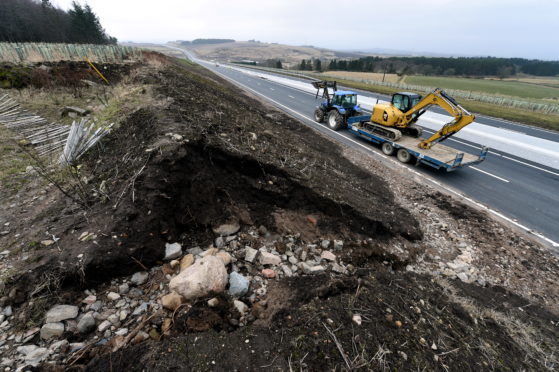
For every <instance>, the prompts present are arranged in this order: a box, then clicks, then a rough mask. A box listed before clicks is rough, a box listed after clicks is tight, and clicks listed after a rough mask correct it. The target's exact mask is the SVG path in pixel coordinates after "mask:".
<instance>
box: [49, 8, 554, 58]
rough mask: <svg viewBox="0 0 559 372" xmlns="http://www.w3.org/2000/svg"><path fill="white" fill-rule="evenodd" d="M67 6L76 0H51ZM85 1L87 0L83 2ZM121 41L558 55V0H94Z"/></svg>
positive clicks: (100, 15)
mask: <svg viewBox="0 0 559 372" xmlns="http://www.w3.org/2000/svg"><path fill="white" fill-rule="evenodd" d="M51 2H52V3H53V4H55V5H58V6H59V7H61V8H63V9H68V8H69V7H70V4H71V2H72V0H51ZM79 2H80V3H82V4H85V1H83V0H81V1H79ZM88 3H89V5H90V6H91V7H92V8H93V11H94V12H95V13H96V14H97V15H98V16H99V18H100V19H101V23H102V25H103V27H105V29H106V31H107V32H108V33H109V34H110V35H111V36H115V37H116V38H118V40H119V41H136V42H167V41H170V40H179V39H180V40H192V39H196V38H230V39H235V40H249V39H256V40H260V41H263V42H277V43H283V44H291V45H314V46H319V47H324V48H332V49H344V50H348V49H352V50H365V49H373V48H385V49H396V50H407V51H415V52H422V51H424V52H433V53H444V54H455V55H481V56H488V55H491V56H499V57H501V56H502V57H526V58H539V59H552V60H559V0H545V1H544V0H461V1H452V0H378V1H375V0H352V1H350V0H345V1H344V0H337V1H336V0H276V1H265V0H264V1H263V0H212V1H202V0H159V1H142V0H89V1H88Z"/></svg>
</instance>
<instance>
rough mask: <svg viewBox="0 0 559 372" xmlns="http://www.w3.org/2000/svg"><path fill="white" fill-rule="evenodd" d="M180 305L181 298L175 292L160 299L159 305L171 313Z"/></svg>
mask: <svg viewBox="0 0 559 372" xmlns="http://www.w3.org/2000/svg"><path fill="white" fill-rule="evenodd" d="M181 304H182V296H181V295H180V294H178V293H176V292H171V293H169V294H166V295H165V296H163V297H161V305H162V306H163V307H164V308H165V309H167V310H171V311H175V310H176V309H178V308H179V306H180V305H181Z"/></svg>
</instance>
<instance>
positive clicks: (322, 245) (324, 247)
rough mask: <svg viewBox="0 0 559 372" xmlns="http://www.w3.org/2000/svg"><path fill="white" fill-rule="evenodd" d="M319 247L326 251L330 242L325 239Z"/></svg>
mask: <svg viewBox="0 0 559 372" xmlns="http://www.w3.org/2000/svg"><path fill="white" fill-rule="evenodd" d="M320 246H321V247H322V249H328V247H329V246H330V240H327V239H325V240H323V241H322V242H321V243H320Z"/></svg>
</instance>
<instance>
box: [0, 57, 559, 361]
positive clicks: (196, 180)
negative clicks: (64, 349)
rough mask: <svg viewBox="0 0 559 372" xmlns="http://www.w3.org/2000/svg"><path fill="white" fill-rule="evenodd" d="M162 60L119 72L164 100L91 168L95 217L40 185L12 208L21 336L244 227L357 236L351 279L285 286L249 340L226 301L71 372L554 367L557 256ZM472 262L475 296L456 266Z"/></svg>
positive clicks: (12, 273) (90, 355)
mask: <svg viewBox="0 0 559 372" xmlns="http://www.w3.org/2000/svg"><path fill="white" fill-rule="evenodd" d="M149 59H150V63H149V64H147V65H142V66H140V65H136V66H130V67H126V68H122V67H119V68H116V69H115V71H118V73H119V74H130V76H132V77H133V78H132V80H133V83H134V84H142V85H143V86H145V87H146V92H147V93H146V99H145V102H149V104H147V103H143V104H142V103H138V105H137V107H138V108H137V110H135V111H134V112H133V113H131V114H130V115H128V116H127V118H126V119H125V120H124V121H122V122H121V123H120V125H119V126H118V128H117V129H116V130H114V131H113V133H111V135H110V136H109V137H107V139H106V141H104V143H103V146H102V148H99V149H95V150H94V151H91V152H90V153H89V154H88V156H87V157H86V158H85V159H83V164H82V167H81V172H83V173H82V175H83V176H84V177H85V178H86V180H87V189H88V191H89V193H88V195H89V196H88V197H87V200H85V201H84V204H86V205H87V206H88V207H87V208H83V207H79V206H78V205H76V204H75V203H72V202H71V201H70V200H68V199H67V198H64V197H63V195H62V194H61V193H59V192H57V191H56V190H55V188H54V187H53V186H52V185H45V184H44V183H41V180H40V178H38V177H37V178H36V179H34V181H33V182H31V183H29V184H28V185H27V188H26V189H23V190H21V191H20V193H19V194H17V195H15V196H14V195H12V196H10V199H9V203H7V204H8V207H7V208H5V209H4V208H3V210H2V211H0V222H1V223H2V224H4V226H9V233H8V234H4V235H2V236H0V244H3V246H5V247H6V249H7V250H9V251H10V252H9V254H8V255H7V257H5V258H4V259H3V260H1V261H0V264H1V265H2V266H1V268H2V276H3V280H2V287H0V290H2V296H3V297H2V298H1V303H0V306H6V305H8V304H10V305H12V306H13V307H14V313H15V314H17V315H16V316H15V317H14V318H15V319H14V320H15V321H14V323H15V324H14V325H13V327H14V328H17V329H21V330H24V329H26V327H28V326H29V325H37V324H40V323H41V319H42V317H43V315H44V311H45V310H46V309H48V308H49V307H50V306H51V305H53V304H56V303H61V302H62V303H76V304H78V303H80V301H81V300H82V299H83V293H82V292H81V291H82V290H83V289H85V288H98V290H99V292H101V291H106V290H108V288H109V287H110V286H111V285H113V286H114V283H112V284H109V283H110V281H111V279H114V278H119V277H122V276H125V275H130V274H132V273H134V272H136V271H138V270H140V269H142V268H146V267H147V268H149V267H152V266H154V265H158V264H160V263H161V260H162V258H163V255H164V250H165V249H164V246H165V243H166V242H179V243H181V244H182V245H183V246H184V247H194V246H202V247H204V246H206V247H207V246H211V245H212V244H213V243H214V239H215V234H214V233H213V232H212V227H216V226H218V225H220V224H222V223H225V222H237V223H239V224H240V226H241V231H244V232H246V231H248V229H249V228H252V227H254V226H260V225H263V226H266V228H267V230H269V231H270V233H272V234H276V235H279V236H281V235H289V236H295V237H296V238H297V239H298V241H300V242H301V244H304V243H314V242H316V241H320V239H324V238H327V239H343V241H344V242H345V243H344V250H343V252H341V253H340V256H342V258H343V261H344V262H345V263H346V264H348V267H351V268H352V269H351V270H350V273H349V274H334V273H331V272H328V273H327V274H322V275H315V276H304V275H303V276H297V277H294V278H282V279H280V280H276V281H274V282H273V285H271V287H270V289H269V290H268V294H267V298H266V300H265V305H263V306H262V308H261V309H260V308H258V306H256V305H255V306H253V307H252V310H251V311H252V313H253V315H254V318H256V321H255V322H254V323H251V324H249V325H247V326H245V327H239V326H238V322H235V321H236V320H237V319H239V317H240V314H238V312H237V311H236V310H235V308H234V306H233V304H232V299H231V298H229V297H228V296H227V295H219V296H218V298H219V300H220V301H219V303H220V305H219V306H217V307H212V308H210V307H209V306H208V305H207V302H206V301H207V298H203V299H200V301H198V302H195V303H192V304H190V305H191V306H189V307H185V308H184V309H182V310H180V311H177V312H176V313H174V314H172V319H173V323H172V327H171V329H170V330H168V332H167V333H166V334H165V335H164V336H163V338H162V339H160V340H159V341H146V342H143V343H140V344H138V345H135V346H129V347H125V348H123V349H121V350H119V351H117V352H116V353H110V348H111V347H113V346H114V345H113V344H110V343H109V344H107V345H106V346H99V347H95V348H91V349H84V351H87V352H83V353H82V354H80V357H79V358H74V359H73V366H72V368H74V369H80V370H82V369H88V370H146V369H147V370H170V369H173V370H256V369H267V368H271V369H273V370H292V369H306V370H319V369H329V370H354V369H358V368H363V369H366V370H395V369H398V370H412V369H413V370H416V369H426V370H459V369H466V370H495V369H496V370H518V369H527V370H544V369H553V368H556V366H557V365H556V364H554V363H556V362H557V358H556V355H557V353H558V352H559V345H558V342H557V340H558V339H559V330H558V327H559V318H558V317H557V313H556V311H557V303H558V301H557V300H558V299H559V293H558V292H557V291H558V290H557V288H556V286H555V288H553V285H552V284H553V283H552V281H554V282H555V283H556V279H559V278H558V276H559V265H558V263H557V260H556V258H554V257H553V256H552V255H551V254H550V253H549V252H548V251H546V250H545V249H544V248H542V247H541V246H539V245H537V244H536V243H535V242H532V241H530V240H529V239H527V238H525V237H522V236H519V235H518V234H516V233H514V232H512V231H511V230H510V229H508V228H507V227H505V226H503V225H500V224H499V223H498V222H496V221H494V220H492V219H491V217H490V216H488V215H485V214H484V213H481V212H479V211H476V210H474V209H472V208H471V207H469V206H467V205H464V204H462V203H460V202H458V201H456V200H453V199H451V198H449V197H448V196H447V195H444V194H441V193H439V192H437V191H434V190H433V189H432V188H430V187H428V186H425V185H421V184H417V183H415V182H414V181H412V180H411V179H410V178H409V177H402V175H401V174H398V173H395V172H394V170H393V169H390V168H387V167H386V166H385V165H383V164H381V163H378V162H375V161H373V160H372V159H371V158H364V157H363V155H362V154H360V153H357V152H355V151H353V150H348V149H343V148H342V147H340V145H338V144H335V143H333V142H332V141H330V140H328V139H326V138H323V137H321V136H320V135H318V134H317V133H315V132H313V131H312V130H311V129H309V128H307V127H306V126H303V125H302V124H300V123H299V122H297V121H296V120H294V119H292V118H290V117H287V116H286V115H284V114H281V113H279V112H277V111H271V110H270V108H269V107H266V106H265V105H263V104H262V103H260V102H258V101H256V100H254V99H252V98H250V97H248V96H247V95H246V94H244V93H242V92H240V91H239V90H238V89H237V88H235V87H233V86H232V85H230V84H229V83H227V82H224V81H223V80H221V79H220V78H218V77H216V76H214V75H213V74H211V73H210V72H208V71H207V70H204V69H202V68H200V67H197V66H192V65H188V64H183V63H179V62H177V61H172V60H167V59H165V58H163V57H160V56H159V55H150V56H149ZM126 69H129V70H126ZM115 73H116V72H115ZM148 95H149V97H147V96H148ZM148 98H149V99H148ZM30 177H31V175H30ZM41 189H42V190H43V191H42V193H43V194H44V195H41V194H39V195H41V196H39V197H34V196H36V195H33V194H34V193H39V190H41ZM6 223H8V225H5V224H6ZM501 231H502V232H501ZM47 232H48V233H47ZM53 235H54V236H55V237H56V239H54V240H56V242H53V243H52V244H51V243H49V244H48V245H47V244H41V243H39V242H41V241H43V240H44V239H49V238H52V236H53ZM245 235H246V236H250V234H248V235H247V234H245ZM245 238H246V239H249V237H245ZM31 242H34V244H30V243H31ZM504 247H506V248H504ZM281 249H282V248H281V247H278V251H280V253H282V252H281ZM507 249H508V250H507ZM518 252H523V255H524V258H522V257H521V256H520V255H519V254H518ZM457 257H462V258H461V260H465V261H464V262H466V263H467V265H466V269H465V270H466V271H465V272H464V273H465V274H466V279H465V280H464V281H465V282H467V283H465V282H463V281H460V280H457V279H454V278H455V277H456V274H457V271H451V270H450V269H449V267H450V268H452V267H454V266H452V265H451V266H448V267H447V266H445V265H448V263H449V262H456V259H457ZM526 259H530V260H531V261H530V262H532V263H533V265H534V266H531V267H530V270H528V269H527V268H526V265H525V264H522V262H523V261H525V260H526ZM453 260H454V261H453ZM460 262H462V261H460ZM504 262H507V265H506V266H504V265H503V263H504ZM536 264H537V266H536ZM540 264H541V265H540ZM455 266H456V265H455ZM522 267H523V268H524V269H523V270H522ZM453 270H454V269H453ZM413 271H415V272H413ZM167 274H168V275H171V274H172V271H169V272H168V273H167ZM507 276H508V277H507ZM164 277H165V275H163V274H161V283H163V281H164ZM505 279H506V280H505ZM530 280H532V282H530ZM165 285H166V284H165ZM155 287H157V288H159V283H155ZM511 291H512V292H511ZM156 315H157V314H156ZM354 315H359V316H360V317H361V324H360V325H358V323H359V322H357V321H356V320H354ZM167 316H170V315H167ZM158 317H160V318H162V317H163V316H162V315H161V316H158ZM232 319H233V322H232V321H231V320H232ZM235 324H237V325H235ZM155 327H159V328H158V329H159V330H160V331H162V329H161V325H160V324H156V325H155ZM162 333H163V332H162ZM68 337H70V338H72V337H74V338H72V340H77V339H80V338H79V337H77V336H75V335H70V336H68ZM80 337H81V336H80ZM80 340H81V339H80ZM44 367H45V368H49V366H44ZM50 367H52V366H50ZM66 367H69V366H66ZM52 368H55V367H52Z"/></svg>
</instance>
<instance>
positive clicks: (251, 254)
mask: <svg viewBox="0 0 559 372" xmlns="http://www.w3.org/2000/svg"><path fill="white" fill-rule="evenodd" d="M257 254H258V251H257V250H256V249H254V248H251V247H245V261H247V262H250V263H252V262H254V259H255V258H256V255H257Z"/></svg>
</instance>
